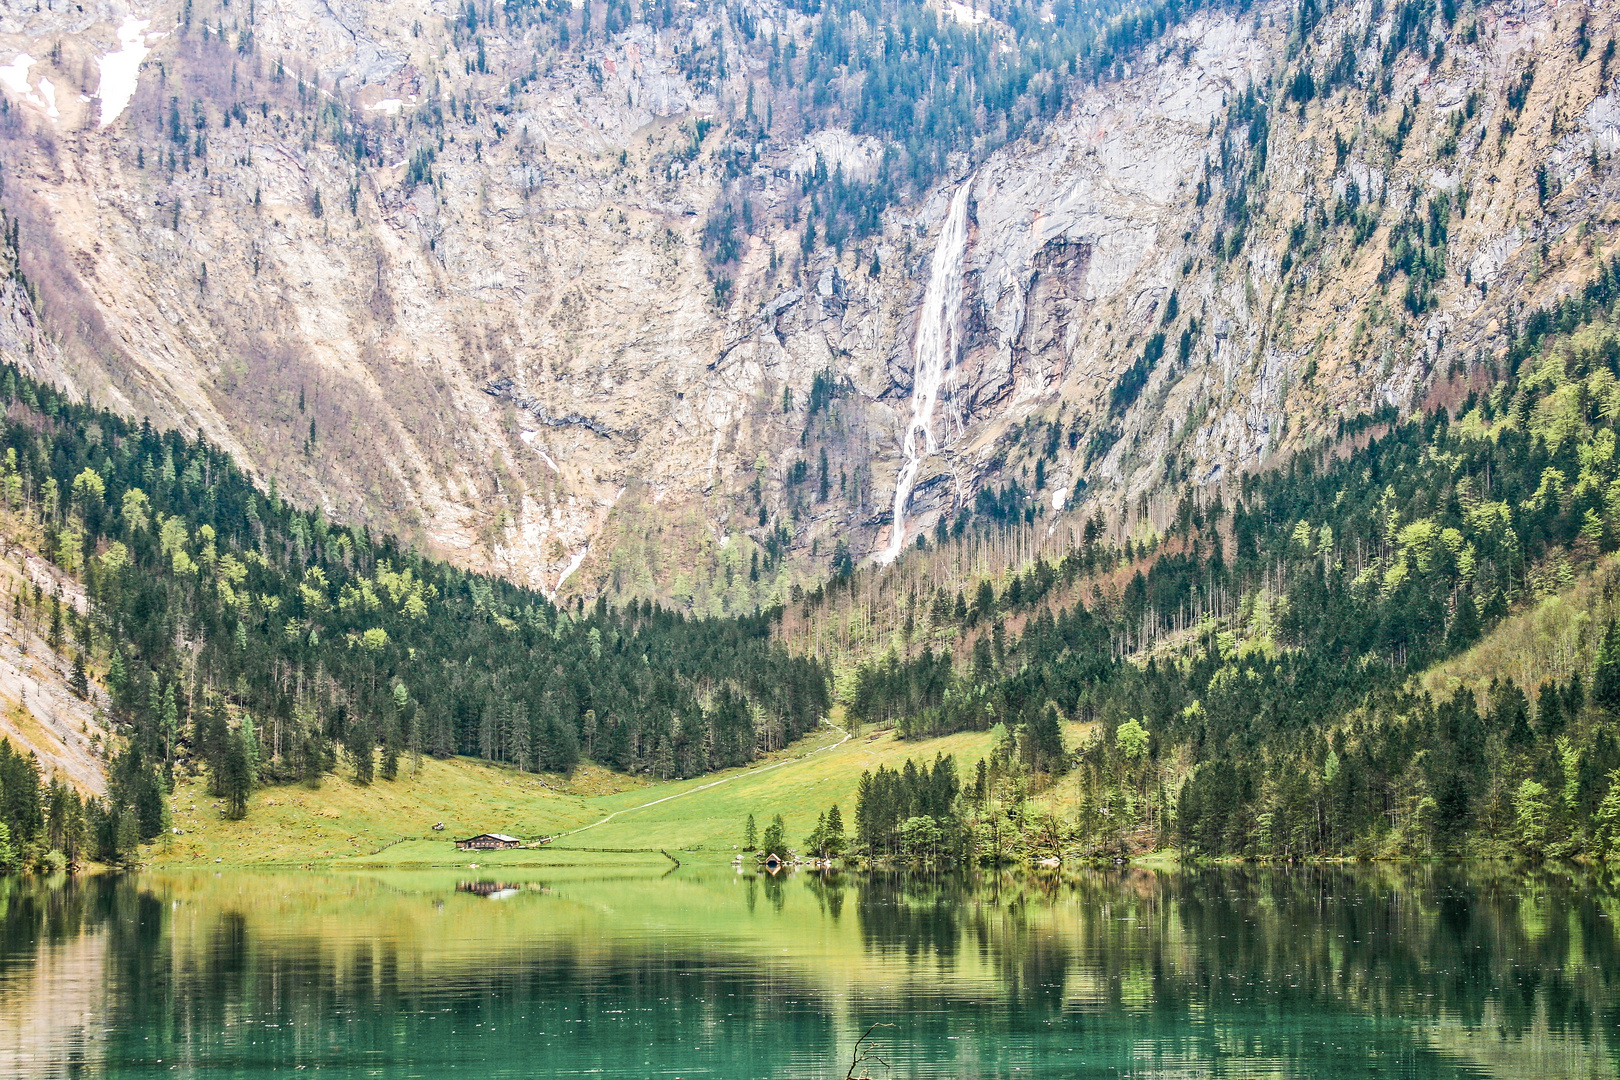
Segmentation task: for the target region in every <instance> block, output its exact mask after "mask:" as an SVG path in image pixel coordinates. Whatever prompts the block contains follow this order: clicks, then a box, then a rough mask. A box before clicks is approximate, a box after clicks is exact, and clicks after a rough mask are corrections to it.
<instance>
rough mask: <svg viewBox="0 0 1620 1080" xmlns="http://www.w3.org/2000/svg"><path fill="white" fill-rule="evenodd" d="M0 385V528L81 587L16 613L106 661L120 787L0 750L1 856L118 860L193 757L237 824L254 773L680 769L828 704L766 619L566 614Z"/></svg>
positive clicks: (36, 388)
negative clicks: (73, 782) (96, 784)
mask: <svg viewBox="0 0 1620 1080" xmlns="http://www.w3.org/2000/svg"><path fill="white" fill-rule="evenodd" d="M0 398H3V400H4V402H5V404H6V411H5V417H4V421H3V431H0V523H3V525H4V528H5V531H6V533H7V535H8V536H9V537H10V538H11V539H12V542H13V543H14V544H19V543H20V544H21V545H22V546H24V547H25V548H29V549H32V550H35V551H37V552H39V554H40V555H42V556H43V557H44V558H45V559H47V560H49V561H50V562H51V563H52V564H53V566H54V567H55V568H56V569H57V570H58V571H59V572H60V573H61V574H62V575H64V576H65V578H68V579H73V580H76V581H78V582H79V583H81V584H82V585H83V588H84V593H85V596H86V597H87V599H88V609H87V610H84V611H81V610H79V608H77V607H76V606H75V605H74V604H73V603H71V602H69V601H67V600H64V598H63V596H62V595H60V592H61V590H60V589H58V590H56V592H55V593H54V594H52V593H46V592H45V591H44V590H43V589H42V588H40V587H38V586H35V587H34V588H33V589H32V591H31V592H30V591H29V590H27V589H23V590H21V591H18V592H16V593H15V594H14V595H13V596H12V598H11V603H12V608H13V614H14V616H16V617H17V618H19V619H23V620H25V621H27V622H28V623H30V624H31V625H33V626H35V627H37V628H38V629H39V631H40V633H41V635H42V636H44V637H45V638H46V640H47V643H48V644H49V646H50V647H51V648H53V649H56V650H57V651H58V652H60V653H61V654H62V655H63V656H64V657H68V656H71V658H72V663H73V665H74V671H75V676H74V682H75V685H76V687H77V689H78V690H79V691H80V692H81V693H83V694H85V695H88V694H90V693H91V692H92V690H91V687H90V684H89V680H88V678H87V676H86V672H88V671H93V672H96V673H97V674H98V675H99V676H100V677H101V679H100V681H102V682H103V683H104V685H105V686H106V689H107V693H108V700H107V701H106V702H105V707H106V709H107V711H108V713H109V715H110V718H111V720H112V721H113V725H114V730H115V731H116V733H117V738H116V739H114V740H110V742H113V743H115V744H116V746H109V747H108V748H107V753H109V754H110V755H111V760H110V762H109V778H110V785H109V796H108V798H107V799H106V800H105V802H101V801H98V800H90V802H89V804H86V803H85V801H84V800H82V799H79V798H78V796H76V795H74V794H72V793H71V792H70V791H57V790H56V788H55V787H53V786H51V785H46V786H45V787H44V788H42V787H41V781H40V777H39V772H38V768H37V765H36V764H34V763H33V762H32V761H31V760H27V759H23V758H20V757H17V756H16V755H12V756H11V757H10V758H0V821H3V822H4V824H5V826H6V829H7V833H8V835H7V836H6V837H5V838H4V841H5V844H6V845H9V849H8V848H7V847H5V846H0V857H3V856H5V854H6V851H7V850H10V851H11V852H12V855H11V858H12V859H13V860H20V861H30V862H33V863H38V862H39V860H40V859H42V858H43V857H44V856H45V854H47V853H48V852H50V851H57V852H60V853H61V855H62V856H63V857H65V858H66V859H67V860H68V861H77V860H78V859H80V858H81V857H84V856H86V855H89V856H93V857H98V858H106V859H112V858H119V857H123V856H125V855H127V854H128V853H130V852H131V851H133V850H134V847H135V845H136V844H137V843H138V842H139V841H142V840H147V839H151V838H152V837H154V836H156V835H158V834H159V833H160V832H161V831H163V830H164V829H165V828H166V827H167V811H166V809H165V806H166V804H165V800H164V793H165V792H166V791H167V790H168V788H169V787H170V785H171V783H172V777H173V773H174V770H175V769H176V768H181V767H184V768H190V769H194V770H206V771H207V774H208V776H209V777H210V778H211V779H212V782H213V786H214V788H215V790H216V791H217V793H218V794H220V795H221V797H222V798H223V799H224V800H225V801H226V803H227V806H228V807H229V809H230V812H232V813H233V814H236V815H240V814H242V813H244V812H245V809H246V804H247V803H246V800H247V795H248V793H249V792H250V791H251V789H252V788H253V786H254V785H255V784H259V783H286V782H292V781H296V780H303V781H306V782H309V783H318V782H319V780H320V777H321V776H322V775H323V774H326V773H329V772H331V771H333V770H336V769H340V768H341V769H345V770H349V771H352V774H353V775H354V777H355V778H356V779H358V780H359V781H361V782H363V783H370V782H373V781H374V780H382V781H389V780H393V779H394V778H395V777H396V776H398V775H399V773H400V771H401V770H402V769H407V768H410V767H411V764H410V763H411V761H412V760H413V759H415V758H416V757H418V756H419V755H421V754H433V755H438V756H441V757H447V756H450V755H453V754H466V755H473V756H476V757H479V758H483V759H485V760H489V761H495V762H502V763H505V764H507V765H510V766H513V767H516V768H518V769H527V770H540V769H544V770H549V771H555V772H569V771H571V770H572V769H573V768H574V766H575V765H576V764H577V763H578V761H579V760H580V758H581V756H582V755H583V756H587V757H589V758H591V759H592V760H594V761H597V762H600V763H602V764H604V765H606V766H608V767H610V768H614V769H618V770H623V771H627V772H634V773H642V774H647V775H651V776H656V777H660V778H669V777H675V776H687V775H693V774H696V773H701V772H705V771H708V770H710V769H716V768H724V767H727V766H731V765H737V764H741V763H744V762H747V761H749V760H751V759H752V758H753V757H754V756H755V754H757V753H759V752H761V751H770V750H774V749H778V748H780V747H782V746H784V745H786V744H787V743H788V742H791V741H792V740H793V739H795V738H797V737H798V736H800V735H802V734H804V733H805V732H806V731H808V730H809V729H810V728H812V727H814V726H815V725H816V724H818V723H820V722H821V721H822V719H823V717H824V716H825V715H826V713H827V711H828V709H829V708H830V706H831V685H830V677H829V672H828V671H827V670H826V669H825V668H824V667H823V666H821V665H819V664H818V663H817V662H816V661H814V660H811V659H806V658H803V657H795V656H792V655H789V654H788V652H787V651H786V650H785V649H784V648H783V647H782V646H781V645H779V644H776V643H774V642H773V641H772V640H771V634H770V631H771V625H772V621H773V619H774V618H775V613H773V612H764V613H761V614H758V615H752V616H748V617H744V618H733V619H723V620H722V619H702V618H691V617H688V616H686V615H684V614H682V613H680V612H676V611H670V610H667V609H664V608H661V607H659V606H657V605H655V604H653V603H651V602H633V603H630V604H627V605H625V606H624V607H622V608H617V609H610V608H609V606H608V605H607V603H606V601H605V600H602V601H599V602H598V603H597V604H596V605H594V606H592V607H586V606H585V604H584V602H583V601H578V602H576V604H575V605H574V606H573V607H572V608H571V609H564V608H560V607H558V606H556V605H554V604H552V603H551V602H550V601H549V600H547V599H546V597H545V596H544V595H542V594H540V593H537V592H534V591H532V590H528V589H524V588H520V587H518V586H515V585H512V584H511V583H509V582H507V581H504V580H502V579H500V578H495V577H486V576H481V575H476V574H470V573H467V572H465V571H462V570H459V569H457V568H455V567H453V566H451V565H449V564H448V563H444V562H441V561H437V560H434V559H430V558H426V557H424V556H423V555H422V554H421V553H420V552H417V551H414V550H410V549H408V548H405V547H402V546H400V544H399V543H398V542H397V541H395V540H394V539H392V538H391V537H387V536H381V535H375V534H373V533H371V532H370V531H369V530H368V529H366V528H365V527H360V528H351V527H348V526H344V525H338V524H334V523H332V522H330V521H328V520H327V518H326V517H325V515H324V514H323V513H322V512H321V511H320V510H318V509H316V510H308V509H302V508H298V507H295V506H292V505H290V504H289V503H288V502H287V501H285V500H283V499H282V498H281V497H280V495H279V493H278V491H277V485H276V483H275V480H274V478H271V479H270V480H269V481H268V483H267V484H266V485H265V488H264V490H262V491H261V490H260V489H259V488H258V487H256V486H255V484H254V482H253V478H251V477H250V476H248V475H247V474H246V473H244V472H243V471H242V470H241V469H240V468H239V467H238V466H237V465H236V464H235V463H234V462H233V461H232V459H231V457H230V456H229V455H228V454H226V453H225V452H224V451H222V450H220V449H219V448H218V447H216V446H214V445H212V444H210V443H209V442H208V441H207V440H206V439H204V438H202V437H201V435H200V434H199V436H198V437H196V438H189V439H188V438H186V437H184V436H182V435H180V434H179V433H176V432H172V431H171V432H159V431H156V430H154V429H153V428H152V427H151V426H150V425H149V424H147V423H140V424H135V423H132V422H129V421H127V420H124V419H121V418H120V417H118V416H116V415H114V414H112V413H109V412H106V411H104V410H100V409H95V408H90V407H87V406H84V405H81V404H76V403H74V402H72V401H70V400H69V399H68V398H67V397H66V396H65V395H63V394H61V393H60V392H58V391H57V390H55V389H53V388H52V387H49V386H46V385H43V384H41V383H38V382H35V381H34V380H32V379H30V378H28V377H26V376H25V375H23V374H22V373H20V372H19V371H17V370H16V369H14V368H4V369H0ZM8 752H9V751H8ZM70 804H71V805H70ZM75 807H77V810H75V809H74V808H75ZM42 808H43V809H42ZM58 818H61V819H62V820H63V821H64V822H65V821H66V820H67V819H69V818H72V819H74V820H73V823H71V824H63V823H60V822H58Z"/></svg>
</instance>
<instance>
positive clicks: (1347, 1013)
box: [0, 866, 1620, 1080]
mask: <svg viewBox="0 0 1620 1080" xmlns="http://www.w3.org/2000/svg"><path fill="white" fill-rule="evenodd" d="M476 874H477V872H475V871H466V872H464V873H463V875H462V876H459V877H458V876H456V875H455V874H450V873H442V874H441V873H403V872H402V873H397V874H383V875H375V876H360V875H355V874H329V875H316V874H285V875H274V874H255V873H246V872H232V873H219V874H215V873H195V874H178V873H177V874H161V875H123V876H103V877H97V878H91V879H86V880H82V881H56V882H50V881H42V880H38V879H18V878H9V879H0V912H3V922H0V1076H18V1077H70V1076H72V1077H160V1076H180V1077H187V1076H194V1077H233V1078H259V1077H270V1076H278V1077H286V1076H294V1075H303V1074H317V1073H318V1074H320V1075H323V1076H328V1077H439V1076H469V1077H551V1076H586V1077H725V1078H730V1077H843V1076H844V1075H845V1072H846V1070H847V1069H848V1068H849V1065H850V1058H851V1055H852V1053H853V1052H854V1049H855V1043H856V1040H857V1039H858V1038H859V1037H860V1036H861V1035H862V1034H863V1033H864V1032H866V1031H868V1029H870V1030H871V1032H872V1037H871V1040H870V1043H869V1044H868V1045H869V1046H870V1047H872V1048H873V1049H875V1051H876V1053H877V1054H878V1055H879V1056H880V1057H881V1058H882V1059H883V1061H884V1062H886V1063H887V1066H885V1065H884V1064H880V1063H879V1061H878V1060H876V1059H871V1060H868V1061H866V1062H865V1064H864V1066H863V1069H864V1071H865V1072H867V1073H868V1074H869V1075H871V1076H873V1077H886V1076H895V1077H1003V1078H1024V1080H1029V1078H1046V1077H1127V1076H1128V1077H1163V1078H1172V1077H1173V1078H1190V1077H1234V1078H1238V1077H1244V1078H1247V1077H1486V1076H1500V1077H1580V1078H1583V1080H1584V1078H1589V1077H1612V1076H1616V1075H1617V1072H1620V944H1617V941H1616V926H1615V923H1616V921H1617V920H1620V890H1617V888H1616V885H1615V883H1614V882H1613V881H1612V880H1610V879H1603V878H1599V877H1592V876H1582V875H1575V876H1570V875H1564V874H1560V873H1555V872H1548V871H1542V872H1525V871H1521V870H1512V869H1508V868H1502V867H1450V866H1441V867H1371V868H1367V869H1359V868H1358V869H1316V868H1306V869H1297V870H1227V869H1222V870H1197V871H1172V872H1154V871H1148V870H1132V869H1126V870H1123V871H1119V872H1089V871H1088V872H1083V873H1079V874H1069V875H1065V876H1057V877H1050V878H1037V877H1031V876H1027V875H1011V874H1009V875H991V876H981V877H979V878H976V879H971V880H970V879H961V878H955V877H937V878H926V877H925V878H919V877H911V878H886V877H861V876H851V875H845V876H842V877H832V878H825V879H824V878H822V877H818V876H813V875H809V874H798V875H787V876H785V877H782V878H774V879H773V878H761V877H755V876H742V875H737V874H735V873H733V872H731V871H730V870H726V871H712V870H711V871H704V870H689V869H682V870H679V871H676V872H674V873H672V874H670V875H668V876H665V877H657V876H653V875H651V874H646V873H644V872H640V871H636V872H626V873H622V874H619V873H615V872H612V871H604V870H601V869H591V870H584V869H582V870H579V871H575V872H569V871H556V872H547V873H541V872H534V873H533V874H532V875H531V876H526V877H525V876H516V877H513V878H511V879H510V880H506V879H492V878H479V877H477V876H476ZM874 1024H877V1025H890V1026H880V1027H876V1028H873V1027H872V1025H874ZM861 1071H862V1070H857V1074H859V1073H860V1072H861Z"/></svg>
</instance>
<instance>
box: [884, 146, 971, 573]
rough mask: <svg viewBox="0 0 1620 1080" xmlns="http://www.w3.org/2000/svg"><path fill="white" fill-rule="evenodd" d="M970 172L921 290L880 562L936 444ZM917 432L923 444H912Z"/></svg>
mask: <svg viewBox="0 0 1620 1080" xmlns="http://www.w3.org/2000/svg"><path fill="white" fill-rule="evenodd" d="M972 187H973V181H972V179H971V178H970V179H969V180H968V181H967V182H966V183H964V184H963V185H962V186H961V187H959V188H957V190H956V195H955V196H954V197H952V199H951V209H950V212H949V213H948V214H946V215H945V227H944V228H943V229H941V230H940V232H939V241H938V243H937V244H935V246H934V262H933V268H932V271H931V272H930V276H929V278H928V291H927V292H925V293H924V294H923V306H922V318H921V320H920V321H919V322H918V324H917V338H916V341H915V342H913V344H912V355H913V357H914V358H915V364H916V367H915V371H914V372H913V374H912V377H911V422H910V423H909V424H907V425H906V430H905V434H903V435H902V436H901V437H900V452H901V454H903V455H904V456H905V459H906V461H905V464H904V465H902V466H901V467H900V475H899V477H898V478H897V479H896V480H895V484H894V523H893V525H891V526H890V528H889V546H888V547H886V548H884V550H883V551H882V552H881V553H880V554H879V555H878V562H880V563H882V564H884V565H885V566H886V565H888V564H889V563H891V562H893V561H894V560H895V558H896V557H897V556H898V555H899V554H900V551H901V549H902V548H904V547H905V544H906V503H907V501H909V500H910V498H911V491H912V488H913V487H915V486H916V483H917V470H918V469H920V468H921V467H922V459H923V456H924V455H925V454H932V453H935V452H937V451H938V450H939V444H938V443H937V442H936V441H935V439H934V406H935V405H937V404H938V402H939V397H940V392H941V391H942V390H943V389H944V387H945V383H946V380H947V379H949V378H950V377H951V375H952V373H953V371H952V369H953V368H954V367H955V364H956V344H957V320H958V317H959V316H960V315H961V313H962V260H963V256H964V255H965V254H966V253H967V237H968V230H967V204H968V194H969V192H970V191H971V190H972ZM919 435H921V436H922V442H923V445H922V446H921V447H919V446H918V445H917V437H918V436H919Z"/></svg>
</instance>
